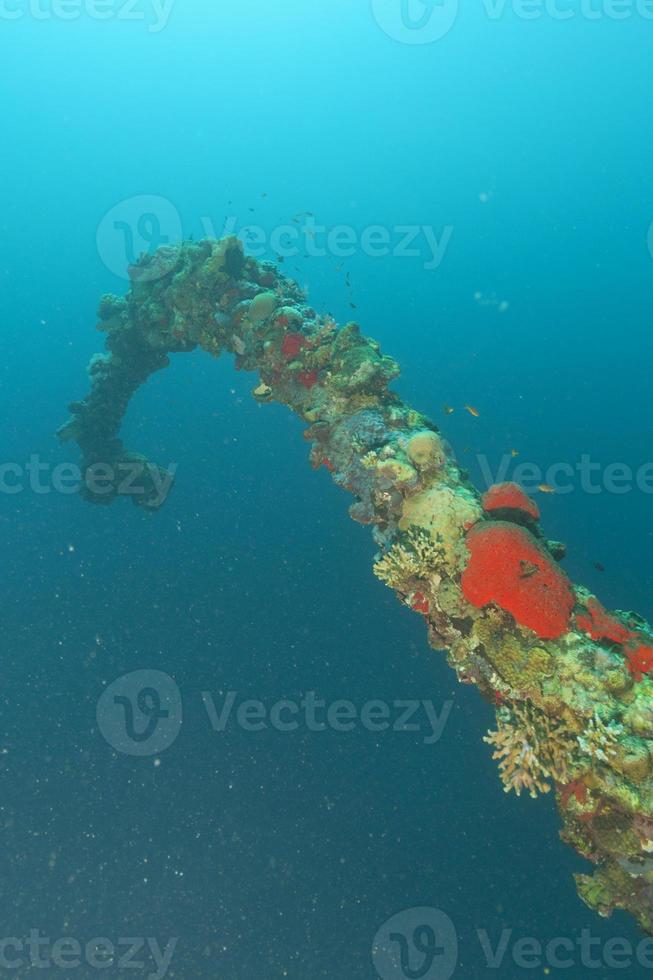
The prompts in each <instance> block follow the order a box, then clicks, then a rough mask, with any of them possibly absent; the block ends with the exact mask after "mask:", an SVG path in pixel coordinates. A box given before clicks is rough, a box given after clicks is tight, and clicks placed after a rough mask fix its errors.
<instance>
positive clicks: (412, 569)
mask: <svg viewBox="0 0 653 980" xmlns="http://www.w3.org/2000/svg"><path fill="white" fill-rule="evenodd" d="M441 560H442V549H441V548H439V547H438V545H437V543H436V542H435V541H434V540H433V538H432V537H431V535H430V534H429V533H428V531H424V530H423V529H421V528H411V530H410V531H408V532H407V534H406V535H405V539H404V541H401V542H398V543H397V544H395V545H393V546H392V548H391V549H390V551H389V552H388V553H387V555H385V556H384V557H383V558H381V559H379V561H377V562H376V563H375V565H374V574H375V575H376V577H377V578H379V579H381V581H382V582H385V583H386V585H389V586H390V587H391V588H392V589H401V588H402V586H405V585H407V583H408V582H409V580H410V579H413V578H428V577H429V576H430V575H431V574H432V573H433V572H434V571H435V569H436V568H437V564H438V561H441Z"/></svg>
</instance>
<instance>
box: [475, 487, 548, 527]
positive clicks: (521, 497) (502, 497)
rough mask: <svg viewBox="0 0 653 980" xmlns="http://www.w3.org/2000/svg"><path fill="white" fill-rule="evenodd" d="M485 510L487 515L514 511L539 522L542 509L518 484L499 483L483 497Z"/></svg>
mask: <svg viewBox="0 0 653 980" xmlns="http://www.w3.org/2000/svg"><path fill="white" fill-rule="evenodd" d="M482 503H483V510H484V511H485V512H486V514H492V513H495V512H496V511H514V512H515V513H516V514H518V515H520V516H522V517H526V518H528V519H529V520H533V521H539V519H540V508H539V507H538V506H537V504H536V503H535V501H534V500H531V498H530V497H529V496H528V494H526V493H525V492H524V491H523V490H522V488H521V487H520V486H519V484H518V483H497V484H495V485H494V486H493V487H490V489H489V490H488V491H487V493H486V494H484V495H483V501H482Z"/></svg>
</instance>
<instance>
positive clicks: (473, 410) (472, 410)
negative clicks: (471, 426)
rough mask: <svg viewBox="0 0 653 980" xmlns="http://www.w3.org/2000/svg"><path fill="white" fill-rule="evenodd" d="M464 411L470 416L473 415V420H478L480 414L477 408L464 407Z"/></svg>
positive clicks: (471, 406)
mask: <svg viewBox="0 0 653 980" xmlns="http://www.w3.org/2000/svg"><path fill="white" fill-rule="evenodd" d="M465 409H466V410H467V411H468V412H469V414H470V415H473V416H474V418H475V419H478V418H480V416H481V413H480V412H479V410H478V409H477V408H474V406H473V405H465Z"/></svg>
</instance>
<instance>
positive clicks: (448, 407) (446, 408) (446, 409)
mask: <svg viewBox="0 0 653 980" xmlns="http://www.w3.org/2000/svg"><path fill="white" fill-rule="evenodd" d="M442 411H443V412H444V414H445V415H453V413H454V412H455V411H456V409H455V408H452V407H451V405H443V406H442Z"/></svg>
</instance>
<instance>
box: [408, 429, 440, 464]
mask: <svg viewBox="0 0 653 980" xmlns="http://www.w3.org/2000/svg"><path fill="white" fill-rule="evenodd" d="M406 453H407V454H408V458H409V459H410V461H411V463H414V464H415V466H417V468H418V469H420V470H427V469H433V468H435V467H437V466H441V465H442V463H443V462H444V449H443V447H442V443H441V441H440V439H439V438H438V437H437V435H436V434H435V432H431V431H430V430H429V429H424V430H423V431H422V432H416V433H415V435H414V436H411V438H410V439H409V440H408V445H407V446H406Z"/></svg>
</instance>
